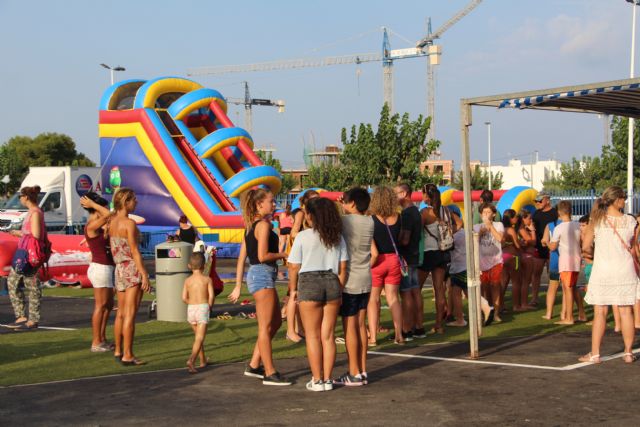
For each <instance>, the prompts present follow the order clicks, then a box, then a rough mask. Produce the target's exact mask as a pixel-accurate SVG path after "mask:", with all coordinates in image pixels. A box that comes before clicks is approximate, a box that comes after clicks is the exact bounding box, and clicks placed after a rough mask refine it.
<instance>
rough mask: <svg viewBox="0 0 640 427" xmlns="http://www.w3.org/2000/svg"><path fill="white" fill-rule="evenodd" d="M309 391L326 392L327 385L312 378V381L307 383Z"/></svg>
mask: <svg viewBox="0 0 640 427" xmlns="http://www.w3.org/2000/svg"><path fill="white" fill-rule="evenodd" d="M307 390H309V391H325V390H326V388H325V385H324V382H323V381H322V380H318V381H315V380H314V379H313V378H311V381H309V382H308V383H307Z"/></svg>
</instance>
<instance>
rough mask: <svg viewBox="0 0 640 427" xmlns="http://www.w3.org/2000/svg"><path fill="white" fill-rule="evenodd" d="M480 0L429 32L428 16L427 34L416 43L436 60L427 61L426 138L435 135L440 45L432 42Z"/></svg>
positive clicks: (478, 1) (471, 3) (469, 4)
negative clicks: (436, 75)
mask: <svg viewBox="0 0 640 427" xmlns="http://www.w3.org/2000/svg"><path fill="white" fill-rule="evenodd" d="M481 2H482V0H472V1H471V2H469V3H468V4H467V5H466V6H465V7H464V8H463V9H462V10H460V11H459V12H458V13H456V14H455V15H453V16H452V17H451V18H449V20H448V21H447V22H445V23H444V24H443V25H442V26H441V27H440V28H438V29H437V30H436V31H435V32H431V18H429V21H428V24H427V35H426V36H425V37H424V38H423V39H421V40H420V41H418V43H416V48H418V49H427V51H428V52H429V55H430V56H429V58H430V59H431V58H437V60H436V61H431V60H429V61H427V115H429V116H431V127H430V128H429V134H428V135H427V139H428V140H431V139H435V135H436V109H435V106H436V101H435V97H436V94H435V75H434V74H435V70H434V68H433V66H434V65H439V64H440V61H439V58H440V55H441V54H442V47H441V46H439V45H435V44H433V41H434V40H435V39H439V38H440V37H441V36H442V35H443V34H444V33H445V31H447V30H448V29H449V28H451V27H453V26H454V25H455V24H456V23H457V22H458V21H460V20H461V19H462V18H464V17H465V16H466V15H468V14H469V13H470V12H471V11H472V10H473V9H475V8H476V7H477V6H478V5H479V4H480V3H481Z"/></svg>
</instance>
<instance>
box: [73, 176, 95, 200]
mask: <svg viewBox="0 0 640 427" xmlns="http://www.w3.org/2000/svg"><path fill="white" fill-rule="evenodd" d="M92 187H93V181H91V178H90V177H89V175H80V176H79V177H78V179H77V180H76V192H77V193H78V195H79V196H80V197H82V196H84V195H85V194H87V193H88V192H89V191H91V188H92Z"/></svg>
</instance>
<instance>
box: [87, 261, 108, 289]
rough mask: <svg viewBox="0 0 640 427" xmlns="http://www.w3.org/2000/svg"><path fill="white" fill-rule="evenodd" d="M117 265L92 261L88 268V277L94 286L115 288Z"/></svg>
mask: <svg viewBox="0 0 640 427" xmlns="http://www.w3.org/2000/svg"><path fill="white" fill-rule="evenodd" d="M114 274H115V266H113V265H104V264H97V263H95V262H92V263H91V264H89V269H88V270H87V277H88V278H89V281H91V284H92V285H93V287H94V288H113V278H114Z"/></svg>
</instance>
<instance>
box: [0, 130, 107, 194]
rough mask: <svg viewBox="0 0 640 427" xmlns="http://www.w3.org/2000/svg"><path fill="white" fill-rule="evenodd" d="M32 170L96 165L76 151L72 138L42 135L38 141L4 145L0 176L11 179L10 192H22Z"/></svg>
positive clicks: (11, 141) (0, 154) (15, 140)
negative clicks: (23, 181)
mask: <svg viewBox="0 0 640 427" xmlns="http://www.w3.org/2000/svg"><path fill="white" fill-rule="evenodd" d="M30 166H95V163H94V162H92V161H91V160H90V159H89V158H88V157H87V156H85V155H84V154H83V153H80V152H78V151H77V150H76V144H75V142H74V141H73V139H72V138H71V137H70V136H68V135H64V134H59V133H41V134H40V135H38V136H36V137H35V138H31V137H28V136H14V137H12V138H10V139H9V140H8V141H6V142H5V143H4V144H2V145H0V174H1V175H2V176H5V175H9V176H10V178H11V182H10V183H9V184H8V185H7V189H6V190H7V191H8V192H15V191H16V190H17V189H18V187H19V186H20V183H21V182H22V180H23V179H24V177H25V176H26V174H27V172H28V171H29V167H30ZM0 178H1V177H0ZM3 190H4V188H3Z"/></svg>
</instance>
